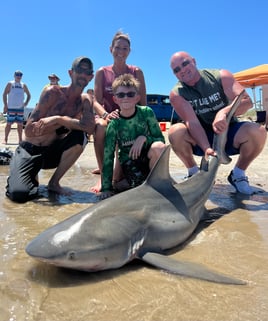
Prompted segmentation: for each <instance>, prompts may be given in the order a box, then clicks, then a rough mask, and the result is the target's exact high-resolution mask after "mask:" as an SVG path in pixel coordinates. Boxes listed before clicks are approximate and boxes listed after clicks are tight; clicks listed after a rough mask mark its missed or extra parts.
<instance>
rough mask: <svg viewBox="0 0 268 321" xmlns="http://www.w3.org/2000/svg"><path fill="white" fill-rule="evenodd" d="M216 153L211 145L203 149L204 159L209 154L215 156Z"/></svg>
mask: <svg viewBox="0 0 268 321" xmlns="http://www.w3.org/2000/svg"><path fill="white" fill-rule="evenodd" d="M216 155H217V153H216V152H215V150H214V149H212V148H211V147H209V148H207V149H206V151H205V159H206V160H208V158H209V156H216Z"/></svg>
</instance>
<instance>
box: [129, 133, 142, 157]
mask: <svg viewBox="0 0 268 321" xmlns="http://www.w3.org/2000/svg"><path fill="white" fill-rule="evenodd" d="M145 142H146V137H145V136H143V135H142V136H139V137H138V138H136V140H135V142H134V144H133V145H132V147H131V149H130V151H129V154H128V156H129V158H131V159H137V158H139V157H140V154H141V150H142V147H143V145H144V143H145Z"/></svg>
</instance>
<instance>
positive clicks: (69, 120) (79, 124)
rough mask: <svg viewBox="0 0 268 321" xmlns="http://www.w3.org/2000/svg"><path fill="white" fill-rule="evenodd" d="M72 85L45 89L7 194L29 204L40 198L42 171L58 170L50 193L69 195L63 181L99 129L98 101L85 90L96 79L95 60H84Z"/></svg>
mask: <svg viewBox="0 0 268 321" xmlns="http://www.w3.org/2000/svg"><path fill="white" fill-rule="evenodd" d="M69 76H70V78H71V84H70V85H68V86H49V87H47V88H45V89H43V90H42V93H41V95H40V99H39V102H38V104H37V106H36V107H35V109H34V110H33V112H32V113H31V115H30V118H29V119H28V120H27V123H26V126H25V130H24V139H23V141H22V142H21V143H20V144H19V146H18V147H17V149H16V150H15V153H14V156H13V157H12V160H11V163H10V173H9V177H8V179H7V186H6V196H7V197H9V198H10V199H11V200H12V201H14V202H18V203H24V202H27V201H29V200H31V199H34V198H36V197H37V196H38V185H39V183H38V179H37V176H38V173H39V171H40V170H41V169H52V168H55V171H54V173H53V175H52V177H51V178H50V180H49V182H48V190H49V191H52V192H54V193H57V194H61V195H69V194H70V193H69V191H67V190H65V189H64V188H62V187H61V185H60V183H59V182H60V179H61V178H62V177H63V176H64V174H65V173H66V172H67V171H68V170H69V168H70V167H71V166H72V165H73V164H74V163H75V161H76V160H77V159H78V157H79V156H80V155H81V153H82V152H83V150H84V148H85V146H86V143H87V134H89V135H91V134H92V133H93V132H94V130H95V117H94V113H93V101H92V98H91V97H90V96H89V95H88V94H87V93H83V90H84V88H85V87H86V86H87V85H88V83H89V82H90V81H91V80H92V79H93V77H94V71H93V64H92V61H91V60H90V59H89V58H87V57H78V58H76V59H75V60H74V61H73V64H72V68H71V69H70V70H69Z"/></svg>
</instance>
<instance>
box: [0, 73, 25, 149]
mask: <svg viewBox="0 0 268 321" xmlns="http://www.w3.org/2000/svg"><path fill="white" fill-rule="evenodd" d="M22 76H23V73H22V72H21V71H20V70H17V71H15V73H14V80H11V81H9V82H8V83H7V85H6V88H5V90H4V93H3V102H4V114H5V113H6V114H7V124H6V128H5V138H4V141H3V144H5V145H6V144H7V141H8V135H9V133H10V129H11V126H12V124H13V123H17V131H18V136H19V143H20V142H21V141H22V130H23V121H24V107H26V106H27V105H28V103H29V101H30V99H31V94H30V92H29V89H28V87H27V86H26V84H24V83H23V82H21V78H22ZM24 94H26V101H25V102H24Z"/></svg>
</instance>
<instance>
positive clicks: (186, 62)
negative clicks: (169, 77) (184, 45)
mask: <svg viewBox="0 0 268 321" xmlns="http://www.w3.org/2000/svg"><path fill="white" fill-rule="evenodd" d="M190 62H191V61H190V60H185V61H184V62H183V63H182V64H181V67H179V66H178V67H176V68H174V69H173V72H174V74H177V73H178V72H180V71H181V70H182V68H184V67H186V66H188V65H189V63H190Z"/></svg>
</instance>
